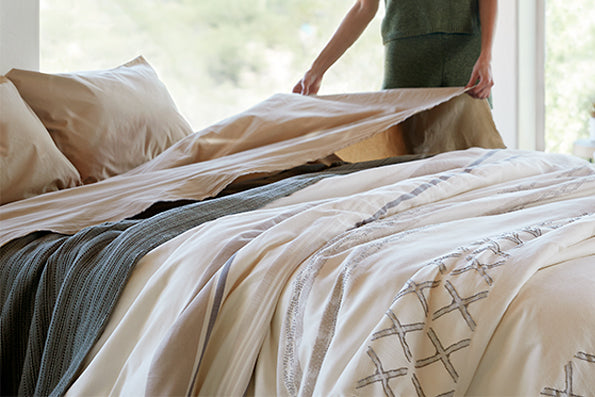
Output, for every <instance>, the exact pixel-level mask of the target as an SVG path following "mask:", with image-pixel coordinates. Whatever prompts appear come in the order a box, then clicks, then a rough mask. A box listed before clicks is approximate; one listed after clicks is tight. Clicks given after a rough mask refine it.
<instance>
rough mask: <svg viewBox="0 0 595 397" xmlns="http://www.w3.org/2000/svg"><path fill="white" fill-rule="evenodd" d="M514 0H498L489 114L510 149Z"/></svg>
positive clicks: (513, 137) (513, 140) (514, 119)
mask: <svg viewBox="0 0 595 397" xmlns="http://www.w3.org/2000/svg"><path fill="white" fill-rule="evenodd" d="M517 1H518V0H500V1H499V4H498V20H497V25H496V37H495V38H494V48H493V54H492V72H493V73H494V83H495V85H494V87H493V88H492V100H493V109H492V113H493V115H494V121H495V123H496V127H497V128H498V131H500V135H502V138H503V139H504V144H505V145H506V146H507V147H509V148H513V149H516V148H517V147H518V131H517V125H518V114H517V108H518V98H517V96H518V95H517V93H518V89H517V82H518V81H517V80H518V79H517V76H518V73H517V65H518V56H517V54H518V42H517V37H518V29H517V26H518V12H517ZM522 1H527V0H522Z"/></svg>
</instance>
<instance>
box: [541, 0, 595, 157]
mask: <svg viewBox="0 0 595 397" xmlns="http://www.w3.org/2000/svg"><path fill="white" fill-rule="evenodd" d="M545 18H546V25H545V31H546V40H545V42H546V61H545V119H546V120H545V141H546V150H547V151H551V152H562V153H572V147H573V143H574V142H575V141H576V140H577V139H586V138H589V127H588V122H589V118H590V117H591V112H592V107H593V104H594V103H595V22H594V21H595V7H593V1H592V0H573V1H565V0H547V1H546V17H545ZM593 116H595V115H593Z"/></svg>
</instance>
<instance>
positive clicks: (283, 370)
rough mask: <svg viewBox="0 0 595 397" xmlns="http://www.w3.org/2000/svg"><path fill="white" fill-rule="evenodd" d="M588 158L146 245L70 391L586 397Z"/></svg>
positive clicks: (332, 193)
mask: <svg viewBox="0 0 595 397" xmlns="http://www.w3.org/2000/svg"><path fill="white" fill-rule="evenodd" d="M594 281H595V168H593V166H592V165H589V164H588V163H586V162H584V161H581V160H578V159H574V158H572V157H570V156H562V155H553V154H544V153H537V152H522V151H512V150H484V149H469V150H466V151H458V152H450V153H446V154H441V155H438V156H435V157H433V158H430V159H426V160H420V161H414V162H410V163H405V164H398V165H392V166H386V167H380V168H375V169H370V170H366V171H361V172H358V173H354V174H350V175H345V176H338V177H333V178H328V179H325V180H322V181H320V182H318V183H316V184H314V185H312V186H310V187H308V188H306V189H304V190H302V191H299V192H297V193H295V194H293V195H291V196H289V197H286V198H284V199H281V200H277V201H275V202H274V203H272V204H270V205H269V206H267V207H266V208H263V209H261V210H257V211H253V212H248V213H243V214H238V215H232V216H227V217H224V218H220V219H218V220H216V221H212V222H209V223H206V224H203V225H201V226H199V227H197V228H195V229H192V230H190V231H188V232H186V233H184V234H182V235H180V236H178V237H177V238H175V239H173V240H171V241H169V242H167V243H166V244H164V245H162V246H160V247H158V248H157V249H155V250H153V251H152V252H151V253H149V254H148V255H147V256H145V257H144V258H143V259H142V260H141V262H140V263H139V264H138V266H137V268H136V269H135V271H134V273H133V275H132V278H131V279H130V281H129V283H128V285H127V287H126V289H125V291H124V295H123V296H122V298H121V299H120V301H119V304H118V306H117V308H116V310H115V312H114V314H113V316H112V318H111V320H110V323H109V325H108V328H107V329H106V331H105V332H104V333H103V336H102V337H101V339H100V341H99V342H98V343H97V344H96V346H95V348H94V350H93V351H92V354H91V355H89V357H88V359H87V361H86V368H85V369H84V371H83V372H82V374H81V376H80V377H79V378H78V380H77V381H76V382H75V383H74V385H72V387H71V388H70V390H69V393H68V395H70V396H80V395H125V396H132V395H163V396H165V395H169V396H174V395H175V396H177V395H188V394H192V395H213V396H214V395H217V396H241V395H244V394H245V393H248V394H253V395H256V396H272V395H275V396H278V395H300V396H309V395H314V396H331V395H337V396H354V395H363V396H368V395H388V396H393V395H394V396H436V395H457V396H458V395H492V396H502V395H523V396H524V395H533V396H539V395H545V396H555V395H585V396H588V395H594V393H595V392H594V391H595V336H594V332H595V331H593V330H595V305H594V304H593V302H595V289H593V285H594Z"/></svg>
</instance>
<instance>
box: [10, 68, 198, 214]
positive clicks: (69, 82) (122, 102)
mask: <svg viewBox="0 0 595 397" xmlns="http://www.w3.org/2000/svg"><path fill="white" fill-rule="evenodd" d="M15 87H16V88H15ZM17 90H18V91H17ZM0 95H1V101H2V102H1V107H0V112H1V118H0V120H1V133H0V145H1V146H0V155H1V160H0V161H1V163H0V165H1V166H2V171H1V172H2V176H1V179H0V182H1V185H0V195H1V197H0V201H1V203H2V204H4V203H7V202H10V201H15V200H19V199H22V198H26V197H30V196H32V195H36V194H40V193H44V192H47V191H52V190H57V189H64V188H68V187H72V186H76V185H78V184H80V183H84V184H87V183H93V182H97V181H100V180H102V179H106V178H109V177H111V176H114V175H118V174H121V173H124V172H126V171H128V170H131V169H132V168H135V167H136V166H138V165H140V164H143V163H144V162H146V161H148V160H151V159H152V158H154V157H155V156H157V155H158V154H159V153H161V152H163V151H164V150H165V149H167V148H168V147H169V146H171V145H172V144H174V143H175V142H177V141H178V140H180V139H182V138H184V137H186V136H188V135H189V134H191V133H192V129H191V127H190V125H189V124H188V123H187V121H186V120H185V119H184V117H183V116H182V115H181V114H180V113H179V112H178V110H177V108H176V106H175V104H174V102H173V100H172V98H171V96H170V95H169V93H168V91H167V89H166V87H165V85H164V84H163V83H162V82H161V81H160V80H159V78H158V77H157V74H156V73H155V71H154V70H153V68H151V66H150V65H149V64H148V63H147V62H146V61H145V59H144V58H143V57H138V58H136V59H134V60H133V61H131V62H128V63H126V64H124V65H122V66H119V67H116V68H114V69H108V70H99V71H91V72H77V73H60V74H45V73H39V72H34V71H27V70H19V69H12V70H11V71H10V72H8V73H7V75H6V77H2V78H1V80H0Z"/></svg>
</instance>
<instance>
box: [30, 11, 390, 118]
mask: <svg viewBox="0 0 595 397" xmlns="http://www.w3.org/2000/svg"><path fill="white" fill-rule="evenodd" d="M352 4H353V3H352V2H351V1H345V0H324V1H320V0H253V1H246V0H198V1H197V0H144V1H138V0H41V1H40V9H41V22H40V29H41V58H40V63H41V71H43V72H47V73H57V72H70V71H76V70H94V69H103V68H111V67H115V66H118V65H120V64H122V63H125V62H127V61H128V60H130V59H132V58H134V57H136V56H138V55H143V56H144V57H145V58H146V59H147V61H148V62H149V63H150V64H151V65H152V66H153V67H154V68H155V70H156V71H157V73H158V75H159V76H160V78H161V79H162V80H163V81H164V83H165V84H166V86H167V87H168V89H169V91H170V93H171V94H172V96H173V98H174V100H175V102H176V104H177V105H178V107H179V109H180V111H181V112H182V113H183V114H184V116H185V117H186V118H187V119H188V120H189V121H190V123H191V124H192V126H193V128H194V129H195V130H199V129H201V128H204V127H206V126H208V125H210V124H212V123H214V122H216V121H218V120H220V119H223V118H225V117H228V116H230V115H233V114H235V113H237V112H239V111H242V110H244V109H246V108H247V107H249V106H252V105H254V104H255V103H257V102H259V101H261V100H264V99H265V98H267V97H269V96H270V95H273V94H275V93H277V92H290V91H291V89H292V88H293V86H294V84H295V83H296V82H297V81H298V80H299V79H300V78H301V76H302V75H303V73H304V72H305V71H306V69H307V68H308V67H309V66H310V64H311V62H312V61H313V60H314V57H315V56H316V55H317V53H318V52H319V51H320V50H321V49H322V47H323V46H324V44H325V43H326V42H327V40H328V39H329V38H330V36H331V34H332V33H333V31H334V30H335V29H336V27H337V26H338V24H339V22H340V21H341V19H342V18H343V17H344V15H345V14H346V12H347V11H348V9H349V8H350V7H351V5H352ZM382 13H383V10H382V9H381V10H380V11H379V13H378V15H377V16H376V18H375V20H374V21H373V23H372V25H371V26H369V28H368V29H367V30H366V32H365V33H364V36H363V37H362V38H361V39H360V40H359V41H358V42H357V43H356V44H355V45H354V47H352V48H351V49H350V50H349V51H348V53H347V54H346V56H345V57H344V58H342V59H341V61H340V62H338V63H337V64H336V65H335V66H333V68H331V70H329V72H328V73H327V76H326V77H325V81H324V83H323V86H322V88H321V91H320V94H331V93H338V92H355V91H371V90H377V89H379V88H380V86H381V83H382V45H381V39H380V20H381V18H382Z"/></svg>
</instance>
